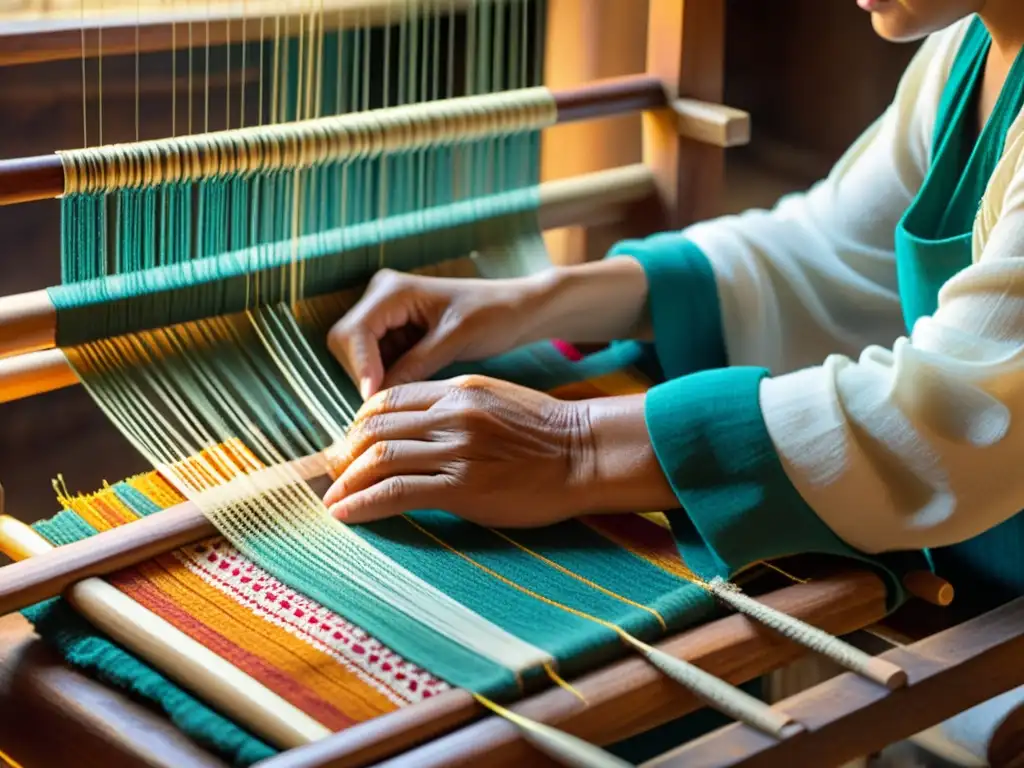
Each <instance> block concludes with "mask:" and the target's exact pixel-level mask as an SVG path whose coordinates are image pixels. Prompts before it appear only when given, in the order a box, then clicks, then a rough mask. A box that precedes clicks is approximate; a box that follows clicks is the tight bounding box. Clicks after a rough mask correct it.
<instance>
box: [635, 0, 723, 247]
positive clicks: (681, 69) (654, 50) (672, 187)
mask: <svg viewBox="0 0 1024 768" xmlns="http://www.w3.org/2000/svg"><path fill="white" fill-rule="evenodd" d="M648 19H649V20H648V38H647V74H649V75H653V76H655V77H658V78H660V79H661V81H662V84H663V85H664V87H665V90H666V92H667V93H668V96H669V101H670V103H671V101H673V100H675V99H678V98H687V99H697V100H699V101H704V102H709V103H712V104H720V103H721V102H722V98H723V95H724V82H723V81H724V66H723V57H724V52H725V4H724V3H723V2H722V0H650V9H649V16H648ZM678 128H679V125H678V116H677V114H676V112H675V111H673V110H672V109H664V110H659V111H652V112H647V113H645V114H644V117H643V143H644V162H645V163H646V164H647V166H648V167H649V168H650V169H651V170H652V171H653V172H654V174H655V178H656V180H657V186H658V192H659V198H660V210H658V211H656V212H655V214H656V215H657V219H658V221H657V222H656V224H655V227H656V228H657V229H662V230H664V229H679V228H681V227H683V226H686V225H687V224H690V223H692V222H694V221H699V220H701V219H706V218H709V217H712V216H714V215H716V214H717V213H718V211H719V206H720V205H721V202H720V201H721V196H722V190H723V186H724V176H725V155H724V150H723V148H722V147H720V146H711V145H707V144H703V143H701V142H699V141H696V140H694V139H693V138H683V137H680V136H679V131H678Z"/></svg>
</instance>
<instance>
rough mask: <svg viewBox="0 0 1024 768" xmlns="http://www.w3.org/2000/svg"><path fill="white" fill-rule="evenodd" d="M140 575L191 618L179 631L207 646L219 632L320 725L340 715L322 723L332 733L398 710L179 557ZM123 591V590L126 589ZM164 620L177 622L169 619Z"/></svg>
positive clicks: (271, 684) (333, 661) (272, 686)
mask: <svg viewBox="0 0 1024 768" xmlns="http://www.w3.org/2000/svg"><path fill="white" fill-rule="evenodd" d="M138 572H139V573H138V576H139V578H138V579H137V580H136V583H135V585H134V587H135V588H137V587H138V586H139V583H140V582H141V581H145V582H147V583H148V585H149V586H151V587H152V588H153V589H155V590H158V591H159V593H161V594H162V595H163V597H164V599H165V600H166V601H167V603H169V604H171V605H173V606H175V607H176V608H178V609H180V610H181V611H183V613H184V615H185V616H187V617H189V619H190V622H189V624H188V626H186V625H184V624H182V625H181V626H179V629H181V630H182V631H184V632H186V633H188V634H190V635H192V636H193V637H194V638H195V639H196V640H199V641H200V642H202V643H203V644H204V645H206V644H207V642H206V637H207V635H205V634H204V632H206V633H212V632H215V633H216V634H218V635H220V636H221V637H223V638H224V641H225V642H226V643H229V644H230V645H232V646H234V647H235V648H237V649H238V650H239V651H240V652H244V653H247V654H250V655H251V656H253V657H254V658H257V659H259V660H260V661H261V662H262V663H263V664H264V665H266V668H264V669H260V670H258V671H256V672H253V671H250V670H249V669H246V671H247V672H248V673H249V674H252V675H253V676H254V677H256V678H257V679H258V680H260V682H262V683H263V684H264V685H266V686H267V687H268V688H270V689H271V690H273V691H274V692H275V693H277V694H278V695H280V696H282V698H285V699H287V700H288V701H291V703H293V704H294V705H295V706H297V707H299V708H300V709H303V710H304V711H307V714H309V715H311V716H313V717H316V718H317V720H321V712H326V710H324V709H323V707H324V706H329V707H330V708H331V709H334V711H335V712H336V713H337V714H336V715H333V716H332V717H331V719H330V721H325V720H321V722H323V724H324V725H326V726H327V727H329V728H333V729H338V728H341V727H345V726H346V725H350V724H351V723H352V722H362V721H365V720H369V719H371V718H373V717H377V716H378V715H381V714H385V713H387V712H392V711H394V710H395V709H397V705H396V704H395V703H394V702H392V701H391V700H390V699H388V698H387V697H386V696H385V695H384V694H383V693H381V692H379V691H378V690H376V689H375V688H373V686H372V685H371V684H370V683H368V682H367V681H365V680H364V679H362V678H360V677H359V676H357V675H356V674H355V673H354V672H353V671H352V670H350V669H348V668H346V667H345V665H344V664H343V663H342V662H340V661H338V660H337V659H336V658H333V657H332V656H330V655H329V654H327V653H325V652H324V651H322V650H320V649H319V648H316V647H314V646H313V645H311V644H310V643H309V642H307V641H306V640H305V639H302V638H299V637H296V636H295V635H294V634H292V633H291V632H289V631H287V630H285V629H283V628H282V627H279V626H277V625H275V624H273V623H272V622H270V621H267V620H266V619H265V618H263V617H262V616H258V615H256V614H254V613H253V612H252V611H251V610H250V609H249V608H248V607H246V606H244V605H242V604H240V603H239V602H238V601H237V600H234V599H232V597H230V596H229V595H226V594H224V593H223V592H221V591H219V590H218V589H216V588H215V587H213V586H211V585H210V584H208V583H207V582H206V581H204V580H203V579H202V577H200V576H199V575H198V574H196V573H194V572H192V571H190V570H189V569H188V568H186V567H185V566H184V565H183V564H182V563H181V562H180V561H178V560H177V559H176V558H175V557H174V556H173V555H164V556H161V557H159V558H156V559H155V560H153V561H150V562H147V563H143V564H142V565H141V566H139V568H138ZM119 581H120V580H119ZM118 587H119V588H122V586H121V583H118ZM132 597H135V599H140V597H142V595H140V596H139V597H136V595H135V594H134V593H132ZM147 607H149V606H147ZM164 609H166V606H165V607H164ZM151 610H154V608H152V607H151ZM161 615H163V614H162V613H161ZM164 618H167V619H168V621H172V619H171V618H170V617H168V616H164ZM172 623H174V622H172ZM208 647H209V646H208ZM211 650H214V651H216V652H217V653H221V654H222V655H223V651H224V646H219V647H218V648H212V647H211ZM270 671H273V672H274V674H270ZM285 681H288V682H287V683H286V682H285ZM300 690H305V691H308V693H306V694H303V696H304V697H305V699H303V698H295V699H294V700H293V698H292V696H296V697H297V696H299V693H300ZM311 696H312V698H310V697H311ZM313 699H316V701H318V702H320V704H316V711H315V712H314V711H312V710H306V707H307V706H311V702H312V700H313ZM335 708H336V709H335ZM339 717H340V718H341V719H340V720H339Z"/></svg>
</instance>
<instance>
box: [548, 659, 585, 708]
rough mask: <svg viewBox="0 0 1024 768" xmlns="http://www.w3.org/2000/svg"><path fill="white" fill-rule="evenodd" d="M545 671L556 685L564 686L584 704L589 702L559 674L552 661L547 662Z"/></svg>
mask: <svg viewBox="0 0 1024 768" xmlns="http://www.w3.org/2000/svg"><path fill="white" fill-rule="evenodd" d="M544 671H545V672H547V673H548V677H550V678H551V679H552V680H553V681H554V682H555V685H557V686H558V687H560V688H564V689H565V690H567V691H568V692H569V693H571V694H572V695H573V696H575V697H576V698H577V699H579V700H580V701H582V702H583V703H584V704H587V703H588V702H587V699H586V697H585V696H584V695H583V694H582V693H580V692H579V691H578V690H577V689H576V688H574V687H573V686H572V685H571V684H570V683H569V682H567V681H566V680H565V678H563V677H562V676H561V675H559V674H558V672H557V671H555V666H554V664H551V663H548V664H545V665H544Z"/></svg>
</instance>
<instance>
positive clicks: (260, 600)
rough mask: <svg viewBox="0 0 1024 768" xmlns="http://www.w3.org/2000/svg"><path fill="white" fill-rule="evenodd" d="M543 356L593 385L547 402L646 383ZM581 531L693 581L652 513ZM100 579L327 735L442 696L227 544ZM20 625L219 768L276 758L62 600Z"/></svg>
mask: <svg viewBox="0 0 1024 768" xmlns="http://www.w3.org/2000/svg"><path fill="white" fill-rule="evenodd" d="M546 351H547V352H548V353H550V352H552V351H555V352H556V354H557V357H558V358H560V359H561V360H562V361H563V363H564V362H570V363H571V364H573V365H582V366H583V367H582V368H580V370H582V371H586V372H589V373H593V374H594V375H592V376H588V377H586V378H582V379H581V380H577V381H575V382H572V383H569V384H564V385H561V386H557V387H554V388H552V389H550V390H549V391H551V392H552V394H554V395H556V396H558V397H560V398H563V399H585V398H593V397H601V396H609V395H622V394H629V393H636V392H642V391H644V389H645V388H646V387H647V386H648V384H647V379H646V378H645V377H644V376H643V375H641V374H640V373H638V372H637V371H636V370H634V369H632V368H630V367H622V366H621V363H622V362H623V360H624V359H625V358H623V357H622V354H621V352H619V353H616V352H612V353H611V355H610V357H609V355H606V356H605V362H604V363H600V361H597V364H595V361H594V360H587V361H585V360H582V359H581V358H580V357H579V355H578V354H577V353H576V352H575V350H573V349H572V348H570V347H567V346H565V345H555V346H553V347H548V349H547V350H546ZM182 501H184V499H183V498H182V497H181V496H180V495H179V493H178V492H177V491H176V490H175V489H174V488H173V487H172V486H171V485H170V484H169V483H168V482H167V481H166V480H165V479H164V478H163V477H162V476H161V475H160V474H159V473H157V472H151V473H148V474H144V475H140V476H138V477H133V478H130V479H127V480H125V481H123V482H120V483H117V484H115V485H111V486H107V487H104V488H103V489H101V490H99V491H98V492H95V493H92V494H88V495H76V496H73V495H70V494H68V493H66V492H63V493H61V495H60V502H61V504H62V506H63V511H62V512H61V513H59V514H58V515H56V516H55V517H54V518H52V519H50V520H46V521H42V522H40V523H37V524H36V526H35V528H36V530H37V531H38V532H39V533H41V534H42V535H43V536H45V537H46V538H47V539H48V540H49V541H50V542H52V543H53V544H56V545H61V544H66V543H69V542H72V541H76V540H79V539H82V538H85V537H88V536H90V535H94V534H95V533H97V532H101V531H104V530H108V529H110V528H113V527H116V526H119V525H124V524H126V523H129V522H131V521H133V520H136V519H138V518H139V517H142V516H145V515H149V514H152V513H154V512H156V511H158V510H161V509H166V508H168V507H171V506H173V505H175V504H178V503H181V502H182ZM578 524H579V525H581V526H584V527H585V528H587V529H589V530H590V531H591V532H592V533H593V534H596V535H597V536H600V537H602V539H603V540H605V541H606V543H609V544H614V545H615V546H616V547H618V548H621V549H623V550H626V551H628V552H632V553H633V554H634V555H636V556H637V557H638V558H640V559H641V560H642V561H644V563H646V564H647V565H646V566H645V567H646V568H650V566H654V567H655V568H656V569H657V570H658V571H659V572H663V573H665V574H666V576H667V575H668V574H671V576H672V577H675V578H677V579H679V578H681V579H689V578H691V577H692V574H691V573H690V571H689V569H688V568H686V566H685V565H684V563H683V562H682V560H681V558H680V555H679V550H678V548H677V545H676V542H675V540H674V539H673V537H672V535H671V532H670V531H669V529H668V526H667V522H666V520H665V518H664V516H663V515H662V514H661V513H656V512H651V513H642V514H631V515H615V516H602V517H599V518H588V519H584V520H582V521H580V522H579V523H578ZM638 565H639V563H638ZM109 581H110V583H111V584H113V585H114V586H116V587H117V588H118V589H119V590H121V591H122V592H124V593H125V594H127V595H129V596H131V597H132V598H133V599H134V600H136V601H137V602H139V603H140V604H142V605H144V606H145V607H146V608H148V609H149V610H151V611H153V612H154V613H156V614H157V615H159V616H161V617H162V618H164V619H165V620H167V621H169V622H170V623H171V624H173V625H174V626H176V627H177V628H178V629H180V630H181V631H183V632H185V633H186V634H188V635H189V636H191V637H192V638H194V639H195V640H197V641H198V642H200V643H202V644H203V645H204V646H206V647H207V648H209V649H211V650H213V651H214V652H216V653H217V654H218V655H220V656H222V657H223V658H225V659H227V660H228V661H230V662H231V663H233V664H234V665H235V666H237V667H238V668H239V669H241V670H243V671H245V672H246V673H247V674H249V675H250V676H252V677H253V678H255V679H256V680H258V681H259V682H260V683H262V684H263V685H265V686H266V687H267V688H269V689H270V690H272V691H274V692H275V693H277V694H278V695H280V696H281V697H282V698H284V699H285V700H287V701H289V702H290V703H291V704H293V705H294V706H296V707H297V708H299V709H300V710H302V711H303V712H305V713H307V714H308V715H310V716H311V717H313V718H314V719H316V720H317V721H319V722H320V723H322V724H323V725H325V726H326V727H328V728H330V729H332V730H335V731H340V730H343V729H345V728H348V727H350V726H352V725H354V724H356V723H361V722H364V721H366V720H369V719H372V718H374V717H377V716H380V715H382V714H386V713H388V712H391V711H394V710H395V709H398V708H400V707H404V706H408V705H409V704H412V703H415V702H418V701H422V700H424V699H426V698H429V697H430V696H433V695H436V694H437V693H439V692H441V691H443V690H445V689H447V688H448V685H447V684H446V683H445V682H444V681H442V680H440V679H438V678H437V677H435V676H433V675H431V674H430V673H429V672H427V671H425V670H424V669H422V668H420V667H418V666H416V665H415V664H412V663H410V662H409V661H408V660H407V659H405V658H403V657H402V656H401V655H399V654H398V653H396V652H395V651H394V650H392V649H390V648H388V647H386V646H385V645H384V644H382V643H381V642H378V641H377V640H376V639H374V638H373V637H371V636H369V635H368V634H367V633H366V632H364V631H362V630H361V629H360V628H359V627H357V626H354V625H353V624H352V623H351V622H349V621H347V620H345V619H344V618H343V617H342V616H339V615H337V614H335V613H333V612H331V611H329V610H327V609H326V608H324V607H323V606H321V605H318V604H316V603H315V602H313V601H312V600H310V599H308V598H307V597H305V596H303V595H301V594H298V593H296V592H295V591H294V590H291V589H289V588H288V587H287V586H285V585H284V584H282V583H281V582H279V581H278V580H277V579H275V578H274V576H273V575H272V574H270V573H268V572H266V571H264V570H262V569H261V568H259V567H258V566H256V565H255V564H253V563H252V562H249V561H247V560H246V559H245V558H244V557H243V556H242V555H241V554H239V553H238V552H237V551H235V550H234V549H233V548H232V547H231V546H230V545H229V544H228V543H227V542H226V541H224V540H223V539H212V540H209V541H204V542H202V543H199V544H196V545H194V546H190V547H186V548H183V549H179V550H177V551H175V552H171V553H167V554H165V555H162V556H160V557H157V558H154V559H152V560H150V561H147V562H145V563H143V564H141V565H139V566H136V567H132V568H128V569H126V570H123V571H120V572H118V573H116V574H114V575H112V576H111V577H109ZM697 614H706V611H705V610H703V606H702V607H701V609H700V610H697V611H696V612H693V611H690V612H689V614H688V615H689V618H690V619H693V618H696V616H697ZM25 615H26V616H27V618H28V619H29V620H30V621H32V622H33V623H34V624H35V625H36V628H37V631H38V632H39V634H40V635H41V636H42V637H43V638H44V639H45V640H46V641H48V642H49V643H50V644H52V645H54V646H55V647H56V648H57V649H58V650H59V651H60V652H61V653H62V654H63V655H64V656H65V658H66V659H67V660H68V661H69V662H70V663H72V664H73V665H76V666H78V667H79V668H81V669H83V670H84V671H86V672H88V673H90V674H92V675H95V676H98V677H99V678H101V679H103V680H105V681H107V682H109V683H110V684H112V685H114V686H116V687H119V688H122V689H125V690H128V691H131V692H133V693H134V694H135V695H136V696H138V697H140V698H142V699H144V700H146V701H148V702H149V703H151V704H153V705H156V706H157V707H159V708H161V709H162V710H163V711H164V712H165V713H166V714H167V715H168V716H169V717H170V718H171V719H172V721H173V722H175V723H176V725H177V726H178V727H179V728H181V729H182V730H183V731H185V732H186V733H188V734H189V735H190V736H192V737H193V738H194V739H196V740H197V741H198V742H199V743H201V744H203V745H204V746H206V747H207V748H209V749H211V750H212V751H214V752H215V753H217V754H219V755H220V756H221V757H223V758H224V759H226V760H228V761H230V762H232V763H233V764H235V765H249V764H251V763H253V762H256V761H257V760H259V759H261V758H264V757H267V756H268V755H270V754H272V753H273V750H272V749H271V747H270V746H268V745H266V744H263V743H261V742H260V741H259V740H258V739H256V738H255V737H253V736H252V735H251V734H249V733H247V732H245V731H243V730H242V729H241V728H239V727H238V726H237V725H235V724H233V723H231V722H230V721H228V720H226V719H225V718H223V717H221V716H220V715H218V714H217V713H216V712H214V711H212V710H211V709H209V708H207V707H206V706H205V705H203V704H202V703H201V702H199V701H197V700H196V699H195V698H193V697H192V696H190V695H189V694H188V693H187V692H185V691H183V690H181V689H180V688H178V686H176V685H175V684H174V683H172V682H171V681H169V680H168V679H166V678H165V677H163V676H162V675H161V674H160V673H159V672H158V671H156V670H153V669H151V668H149V667H147V666H146V665H145V664H143V663H142V662H140V661H139V660H138V659H135V658H134V657H132V656H131V655H130V654H128V653H127V652H125V651H124V650H123V649H121V648H119V647H118V646H116V645H115V644H113V643H112V642H110V641H109V640H107V639H106V638H104V637H103V636H101V635H100V634H98V633H97V632H96V631H95V630H93V629H91V628H90V626H89V625H88V624H87V623H85V622H84V621H83V620H82V619H80V618H79V617H77V616H76V615H75V614H74V613H73V612H72V611H71V610H70V608H69V607H68V606H67V605H66V604H65V603H64V602H63V601H61V600H59V599H57V600H51V601H47V602H46V603H43V604H40V605H37V606H33V607H32V608H31V609H29V610H26V611H25Z"/></svg>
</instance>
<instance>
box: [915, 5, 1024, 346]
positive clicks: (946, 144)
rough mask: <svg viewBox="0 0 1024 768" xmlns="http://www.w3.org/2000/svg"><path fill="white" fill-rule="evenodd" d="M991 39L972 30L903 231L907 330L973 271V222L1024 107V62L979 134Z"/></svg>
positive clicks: (981, 29) (975, 26) (1021, 59)
mask: <svg viewBox="0 0 1024 768" xmlns="http://www.w3.org/2000/svg"><path fill="white" fill-rule="evenodd" d="M991 44H992V40H991V37H990V36H989V34H988V31H987V30H986V29H985V25H984V24H982V22H981V21H980V20H979V19H977V18H976V19H975V20H974V22H973V23H972V24H971V25H970V27H969V28H968V30H967V34H966V36H965V38H964V41H963V43H962V44H961V47H960V50H959V51H958V52H957V56H956V58H955V59H954V62H953V66H952V68H951V70H950V75H949V80H948V81H947V83H946V87H945V89H944V91H943V93H942V98H941V100H940V102H939V112H938V115H937V117H936V120H935V132H934V136H933V139H932V156H933V157H932V164H931V167H930V168H929V169H928V174H927V176H926V177H925V180H924V183H923V184H922V186H921V189H920V190H919V191H918V194H917V197H916V198H915V200H914V202H913V203H912V204H911V206H910V208H909V209H907V212H906V214H905V215H904V216H903V219H902V220H901V221H900V223H899V225H898V226H897V228H896V270H897V275H898V278H899V290H900V301H901V303H902V306H903V316H904V319H905V321H906V325H907V330H908V331H910V330H912V329H913V326H914V323H915V322H916V321H917V320H918V319H919V318H921V317H926V316H928V315H931V314H933V313H934V312H935V310H936V309H937V308H938V296H939V289H941V288H942V286H943V285H944V284H945V283H946V282H947V281H948V280H949V279H950V278H951V277H953V276H954V275H955V274H956V273H958V272H960V271H961V270H962V269H965V268H966V267H968V266H970V264H971V258H972V240H973V228H974V220H975V217H976V215H977V212H978V208H979V207H980V205H981V199H982V196H983V195H984V193H985V188H986V187H987V186H988V181H989V179H990V178H991V176H992V173H993V172H994V171H995V168H996V164H997V163H998V162H999V158H1000V157H1001V155H1002V152H1003V146H1004V144H1005V143H1006V136H1007V133H1008V132H1009V130H1010V126H1011V125H1012V123H1013V121H1014V120H1015V119H1016V117H1017V115H1018V113H1019V112H1020V110H1021V107H1022V106H1024V56H1018V57H1017V61H1016V62H1015V63H1014V65H1013V67H1012V68H1011V70H1010V73H1009V75H1008V77H1007V80H1006V85H1005V86H1004V87H1003V90H1002V93H1001V94H1000V95H999V99H998V101H997V103H996V105H995V108H994V109H993V111H992V115H991V116H990V117H989V119H988V121H987V122H986V123H985V127H984V128H983V129H982V131H981V134H980V135H976V131H975V123H976V114H977V111H976V110H977V99H978V92H979V89H980V87H981V80H982V76H983V74H984V68H985V59H986V56H987V55H988V51H989V48H990V47H991Z"/></svg>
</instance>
